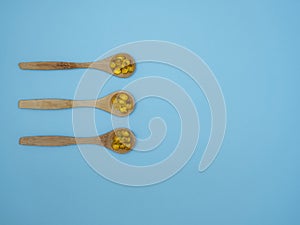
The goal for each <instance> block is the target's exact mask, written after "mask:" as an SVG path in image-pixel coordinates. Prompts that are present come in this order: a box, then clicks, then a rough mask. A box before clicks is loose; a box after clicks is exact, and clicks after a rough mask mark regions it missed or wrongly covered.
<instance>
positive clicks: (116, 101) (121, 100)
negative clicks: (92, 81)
mask: <svg viewBox="0 0 300 225" xmlns="http://www.w3.org/2000/svg"><path fill="white" fill-rule="evenodd" d="M111 103H112V107H113V109H114V110H117V111H119V112H121V113H124V114H126V113H127V112H128V111H130V110H132V109H133V102H132V99H131V98H130V97H129V96H128V95H127V94H126V93H121V94H116V95H114V96H113V97H112V99H111Z"/></svg>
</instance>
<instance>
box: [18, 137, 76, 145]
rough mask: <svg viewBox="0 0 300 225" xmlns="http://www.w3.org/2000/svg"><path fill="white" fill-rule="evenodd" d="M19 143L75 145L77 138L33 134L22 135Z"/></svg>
mask: <svg viewBox="0 0 300 225" xmlns="http://www.w3.org/2000/svg"><path fill="white" fill-rule="evenodd" d="M19 143H20V144H21V145H31V146H66V145H75V144H76V140H75V138H74V137H65V136H31V137H21V138H20V140H19Z"/></svg>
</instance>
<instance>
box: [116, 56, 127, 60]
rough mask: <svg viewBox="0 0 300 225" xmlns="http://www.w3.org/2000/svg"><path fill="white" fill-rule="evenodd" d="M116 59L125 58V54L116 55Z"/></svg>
mask: <svg viewBox="0 0 300 225" xmlns="http://www.w3.org/2000/svg"><path fill="white" fill-rule="evenodd" d="M117 59H120V60H124V59H125V56H124V55H118V56H117Z"/></svg>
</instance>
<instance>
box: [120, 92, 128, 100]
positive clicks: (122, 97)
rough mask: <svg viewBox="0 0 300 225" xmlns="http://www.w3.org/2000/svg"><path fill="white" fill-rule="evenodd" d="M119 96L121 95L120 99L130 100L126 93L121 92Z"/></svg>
mask: <svg viewBox="0 0 300 225" xmlns="http://www.w3.org/2000/svg"><path fill="white" fill-rule="evenodd" d="M119 97H120V99H122V100H124V101H127V100H128V95H126V94H120V95H119Z"/></svg>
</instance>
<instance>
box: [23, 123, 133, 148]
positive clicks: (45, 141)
mask: <svg viewBox="0 0 300 225" xmlns="http://www.w3.org/2000/svg"><path fill="white" fill-rule="evenodd" d="M122 133H123V134H127V135H126V137H125V138H126V139H125V141H122V138H123V139H124V137H123V136H122V135H120V134H122ZM128 138H129V139H128ZM116 139H120V140H119V141H118V142H116ZM135 141H136V138H135V135H134V133H133V132H132V131H131V130H129V129H127V128H118V129H115V130H112V131H110V132H108V133H105V134H102V135H100V136H96V137H68V136H29V137H21V138H20V140H19V144H21V145H31V146H67V145H76V144H93V145H101V146H104V147H105V148H107V149H110V150H112V151H115V152H117V153H120V154H124V153H127V152H129V151H131V150H132V149H133V148H134V146H135Z"/></svg>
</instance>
